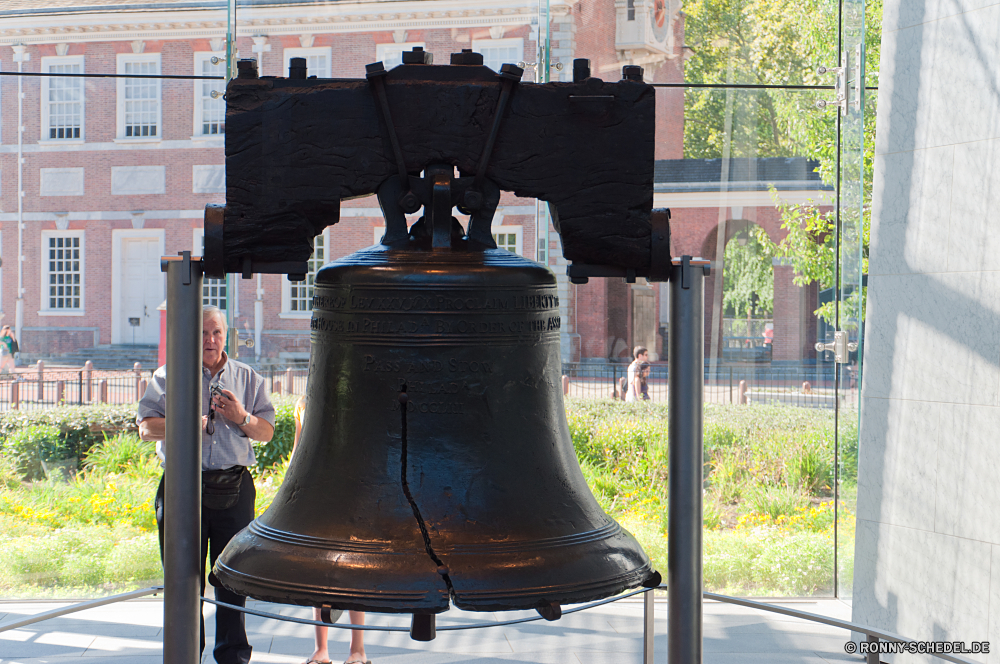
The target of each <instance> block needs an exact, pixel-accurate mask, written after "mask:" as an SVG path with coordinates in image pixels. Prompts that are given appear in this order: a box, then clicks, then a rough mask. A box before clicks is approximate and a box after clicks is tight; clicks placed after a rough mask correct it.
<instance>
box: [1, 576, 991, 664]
mask: <svg viewBox="0 0 1000 664" xmlns="http://www.w3.org/2000/svg"><path fill="white" fill-rule="evenodd" d="M666 588H667V586H666V585H661V586H659V588H657V589H656V590H666ZM162 591H163V586H154V587H152V588H145V589H143V590H133V591H131V592H127V593H121V594H119V595H111V596H110V597H103V598H101V599H96V600H91V601H89V602H81V603H80V604H72V605H70V606H64V607H63V608H61V609H55V610H53V611H46V612H45V613H40V614H38V615H34V616H31V617H30V618H24V619H22V620H17V621H14V622H11V623H7V624H5V625H0V632H6V631H8V630H12V629H17V628H18V627H25V626H27V625H31V624H34V623H38V622H42V621H45V620H49V619H51V618H58V617H59V616H64V615H67V614H70V613H76V612H79V611H86V610H87V609H93V608H97V607H99V606H104V605H107V604H114V603H115V602H122V601H125V600H129V599H136V598H139V597H145V596H148V595H156V594H158V593H160V592H162ZM640 593H644V594H645V595H644V597H643V599H644V602H643V613H644V616H643V644H644V651H643V660H642V661H643V664H652V662H653V649H652V638H653V602H652V597H653V596H652V593H653V590H646V589H640V590H634V591H632V592H630V593H626V594H624V595H619V596H617V597H611V598H608V599H603V600H600V601H597V602H591V603H589V604H584V605H582V606H578V607H575V608H572V609H568V610H566V611H563V615H569V614H570V613H577V612H579V611H585V610H587V609H592V608H594V607H597V606H602V605H604V604H610V603H611V602H617V601H618V600H622V599H627V598H629V597H633V596H635V595H638V594H640ZM703 596H704V598H705V599H710V600H714V601H716V602H724V603H727V604H736V605H738V606H745V607H747V608H751V609H758V610H760V611H770V612H772V613H779V614H782V615H786V616H791V617H793V618H801V619H803V620H808V621H810V622H816V623H821V624H823V625H828V626H830V627H839V628H841V629H846V630H850V631H852V632H858V633H860V634H864V635H865V636H866V637H867V638H868V642H869V643H878V642H879V641H880V640H881V641H890V642H894V643H916V642H918V639H911V638H909V637H906V636H902V635H900V634H895V633H893V632H888V631H886V630H882V629H877V628H874V627H868V626H867V625H860V624H858V623H854V622H850V621H848V620H839V619H837V618H830V617H827V616H821V615H819V614H818V613H810V612H809V611H799V610H797V609H789V608H785V607H783V606H777V605H774V604H767V603H765V602H756V601H754V600H750V599H745V598H742V597H730V596H729V595H719V594H717V593H711V592H705V593H703ZM202 601H203V602H208V603H210V604H214V605H216V606H223V607H226V608H228V609H232V610H234V611H240V612H241V613H247V614H250V615H254V616H258V617H261V618H269V619H272V620H280V621H283V622H293V623H299V624H303V625H315V626H317V627H335V628H337V629H357V630H364V631H369V632H409V631H410V628H409V627H390V626H383V625H347V624H344V625H339V624H336V623H333V624H331V623H325V622H322V621H319V620H309V619H307V618H296V617H293V616H282V615H279V614H276V613H269V612H267V611H258V610H257V609H248V608H246V607H242V606H235V605H233V604H226V603H225V602H219V601H216V600H213V599H208V598H205V597H203V598H202ZM542 619H543V618H542V617H541V616H531V617H529V618H518V619H515V620H503V621H497V622H489V623H472V624H470V625H443V626H440V627H438V628H437V631H439V632H446V631H461V630H467V629H482V628H485V627H503V626H506V625H516V624H520V623H527V622H534V621H537V620H542ZM926 654H929V655H932V656H934V657H937V658H939V659H942V660H945V661H947V662H955V664H979V663H978V662H974V661H973V660H971V659H966V658H965V657H960V656H958V655H952V654H948V653H926ZM867 662H868V664H878V662H879V658H878V655H877V654H875V653H869V654H868V655H867Z"/></svg>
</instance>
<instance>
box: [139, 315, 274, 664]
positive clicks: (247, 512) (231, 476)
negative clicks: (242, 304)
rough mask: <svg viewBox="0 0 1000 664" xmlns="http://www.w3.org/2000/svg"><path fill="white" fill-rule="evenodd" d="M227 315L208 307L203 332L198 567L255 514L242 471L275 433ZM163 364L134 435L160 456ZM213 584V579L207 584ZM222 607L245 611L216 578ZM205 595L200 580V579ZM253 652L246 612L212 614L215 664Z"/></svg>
mask: <svg viewBox="0 0 1000 664" xmlns="http://www.w3.org/2000/svg"><path fill="white" fill-rule="evenodd" d="M226 332H227V330H226V317H225V313H223V312H222V310H221V309H219V308H218V307H205V309H204V323H203V327H202V372H203V375H202V418H201V420H202V441H201V443H202V444H201V469H202V480H203V481H202V510H201V561H202V563H201V567H202V569H204V568H205V556H206V555H207V556H209V558H210V560H211V564H212V566H213V567H214V566H215V560H216V559H217V558H218V557H219V554H221V553H222V550H223V549H224V548H225V546H226V544H228V543H229V540H231V539H232V538H233V537H234V536H235V535H236V533H238V532H239V531H241V530H242V529H243V528H245V527H246V526H247V525H248V524H249V523H250V522H251V521H253V517H254V500H255V499H256V491H255V490H254V486H253V477H252V476H251V475H250V471H248V470H247V466H252V465H253V464H255V463H257V459H256V457H255V456H254V452H253V445H252V444H251V442H250V441H251V440H259V441H263V442H266V441H269V440H271V437H272V436H273V435H274V406H273V405H271V401H270V399H269V398H268V395H267V392H266V390H265V389H264V379H263V377H261V376H260V374H258V373H257V372H256V371H254V370H253V369H252V368H251V367H249V366H247V365H246V364H243V363H242V362H237V361H236V360H233V359H230V358H229V356H228V355H226V352H225V350H224V349H225V345H226ZM166 380H167V372H166V367H165V366H164V367H160V368H159V369H157V370H156V372H155V373H154V374H153V380H152V381H150V383H149V387H147V388H146V393H145V394H144V395H143V397H142V400H141V401H140V402H139V413H138V417H137V420H138V422H139V435H140V436H141V437H142V439H143V440H155V441H157V443H156V451H157V454H159V455H160V457H161V458H164V457H165V455H166V454H169V453H170V450H169V449H164V447H163V441H164V439H165V438H166V426H165V416H166ZM163 482H164V480H163V478H161V479H160V486H159V488H158V489H157V492H156V501H155V507H156V524H157V526H158V527H159V531H160V556H161V558H162V556H163ZM210 580H212V579H210ZM212 585H213V586H215V587H216V590H215V594H216V598H217V599H218V600H219V601H220V602H226V603H227V604H235V605H238V606H243V605H244V603H245V602H246V598H245V597H242V596H240V595H237V594H235V593H232V592H230V591H228V590H226V589H225V588H223V587H222V586H221V585H218V584H217V583H215V582H214V581H213V583H212ZM201 589H202V593H204V591H205V577H204V575H202V579H201ZM201 649H202V651H204V650H205V621H204V619H202V621H201ZM250 653H251V648H250V644H249V642H248V641H247V635H246V627H245V621H244V618H243V614H242V613H239V612H238V611H233V610H232V609H225V608H222V607H219V608H218V610H217V611H216V613H215V650H214V655H215V661H216V662H218V663H219V664H246V663H247V662H249V661H250Z"/></svg>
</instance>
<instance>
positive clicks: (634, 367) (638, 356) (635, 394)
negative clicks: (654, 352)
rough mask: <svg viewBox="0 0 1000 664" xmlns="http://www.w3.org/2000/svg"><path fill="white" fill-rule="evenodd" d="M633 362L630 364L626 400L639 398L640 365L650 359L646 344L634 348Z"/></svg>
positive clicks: (630, 400)
mask: <svg viewBox="0 0 1000 664" xmlns="http://www.w3.org/2000/svg"><path fill="white" fill-rule="evenodd" d="M632 357H633V358H635V359H633V360H632V364H630V365H628V392H627V393H626V394H625V401H627V402H632V401H638V400H639V398H640V397H639V394H640V392H639V390H640V388H641V386H640V384H639V367H640V366H641V365H642V363H643V362H647V361H648V360H649V351H648V350H646V347H645V346H636V347H635V348H633V349H632Z"/></svg>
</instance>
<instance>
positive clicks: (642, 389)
mask: <svg viewBox="0 0 1000 664" xmlns="http://www.w3.org/2000/svg"><path fill="white" fill-rule="evenodd" d="M651 367H652V365H651V364H650V363H649V362H643V363H642V364H640V365H639V397H640V398H641V399H642V400H643V401H649V372H650V368H651Z"/></svg>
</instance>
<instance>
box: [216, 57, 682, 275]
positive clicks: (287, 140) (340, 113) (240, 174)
mask: <svg viewBox="0 0 1000 664" xmlns="http://www.w3.org/2000/svg"><path fill="white" fill-rule="evenodd" d="M404 55H406V56H410V57H407V58H405V59H404V62H406V63H414V64H403V65H400V66H398V67H395V68H394V69H392V70H391V71H388V72H384V71H381V67H377V68H373V66H369V78H371V77H372V76H373V74H372V72H375V74H376V75H379V76H380V77H381V80H380V82H379V85H380V86H382V88H381V92H379V94H380V95H384V98H385V100H386V101H387V102H388V107H389V109H391V126H392V127H393V130H394V132H395V138H396V140H395V141H393V138H392V136H390V134H389V131H388V130H387V127H386V123H385V121H384V119H383V118H382V113H383V110H384V108H385V105H384V104H383V105H380V104H379V101H380V100H379V99H377V98H376V94H375V92H374V89H375V85H374V83H372V82H370V81H369V80H365V79H316V78H309V79H305V78H299V76H301V75H302V73H301V72H297V71H296V72H293V75H297V77H296V78H271V77H264V78H257V77H256V70H255V67H253V66H252V64H251V63H246V61H241V62H240V67H241V69H240V77H239V78H236V79H233V80H232V81H230V83H229V85H228V87H227V90H226V99H227V108H226V125H227V126H226V206H225V211H224V213H223V211H222V210H221V209H215V210H210V211H208V212H207V213H206V252H205V259H206V274H207V275H208V276H213V275H219V274H221V273H223V272H242V273H243V274H244V276H249V275H250V274H252V273H254V272H281V273H289V274H296V273H302V272H304V271H305V263H306V261H307V260H308V258H309V256H310V254H311V253H312V249H313V247H312V243H313V238H314V237H315V236H316V235H318V234H320V233H321V232H322V231H323V229H324V228H326V227H327V226H330V225H332V224H335V223H337V221H338V220H339V210H340V201H342V200H347V199H351V198H357V197H360V196H367V195H371V194H374V193H376V192H378V190H379V188H380V186H382V185H383V184H384V183H386V181H387V180H389V178H390V177H392V176H395V177H396V180H394V182H397V185H396V186H397V187H399V186H400V185H399V173H400V171H401V170H402V169H403V168H405V171H406V172H407V173H408V174H409V176H410V178H411V179H412V177H413V176H415V175H417V174H419V173H420V172H421V171H423V170H424V169H425V168H426V167H428V166H431V165H434V164H451V165H453V166H455V167H457V168H458V171H459V174H460V175H461V176H463V177H468V178H470V179H469V182H472V177H473V176H477V175H478V177H476V179H475V183H476V186H477V187H480V185H482V183H483V181H484V179H485V180H488V181H489V183H492V184H491V185H488V186H487V188H488V187H489V186H494V185H495V187H498V188H499V189H501V190H504V191H510V192H513V193H514V194H516V195H517V196H521V197H525V198H538V199H541V200H544V201H547V202H548V203H549V204H550V209H551V210H552V212H553V219H554V224H555V227H556V229H557V230H558V231H559V233H560V235H561V236H562V244H563V254H564V256H565V257H566V258H567V259H568V260H570V261H573V262H575V263H577V264H585V266H605V267H607V268H609V269H611V270H612V271H613V272H615V273H616V274H617V273H619V272H620V273H621V275H622V276H624V275H625V273H626V272H628V274H629V276H633V275H639V276H648V275H649V274H650V270H651V268H652V269H653V272H656V268H655V265H652V263H655V262H658V261H654V260H652V259H651V254H652V252H653V251H654V249H657V248H658V249H659V250H660V251H662V246H663V244H662V242H659V243H658V242H656V241H655V238H654V234H653V233H652V227H651V220H650V213H651V211H652V207H653V149H654V143H653V141H654V118H655V95H654V90H653V88H652V87H651V86H649V85H646V84H645V83H643V82H642V77H641V70H639V73H638V75H636V72H635V71H634V70H638V69H639V68H637V67H635V68H633V67H627V68H626V69H627V70H631V71H626V76H627V78H625V79H623V80H621V81H619V82H615V83H607V82H604V81H602V80H600V79H598V78H593V77H590V76H589V72H588V71H584V72H583V74H584V75H585V77H584V75H579V78H580V80H577V81H576V82H573V83H565V82H556V83H545V84H534V83H521V84H517V83H516V81H515V83H514V85H513V87H511V84H510V81H509V80H508V81H507V83H504V78H502V76H503V75H502V74H501V75H498V74H496V73H495V72H493V71H492V70H491V69H489V68H487V67H484V66H482V65H481V64H475V63H472V64H470V58H469V57H468V56H471V55H477V54H471V53H470V54H457V55H456V56H453V59H452V61H453V62H454V63H455V64H452V65H444V66H440V65H432V64H425V63H426V62H427V61H428V60H429V58H427V57H425V54H420V58H419V59H418V58H416V57H414V55H416V53H415V52H413V53H406V54H404ZM478 59H479V62H480V63H481V56H479V58H478ZM505 67H506V68H508V69H505V71H506V72H508V76H507V78H508V79H510V78H511V76H510V75H509V72H510V71H511V70H510V69H509V68H510V67H512V66H511V65H505ZM514 69H516V67H515V68H514ZM376 70H379V71H376ZM518 71H519V70H518ZM519 76H520V74H518V77H519ZM630 79H632V80H630ZM636 79H637V80H636ZM505 86H506V87H505ZM502 88H503V89H505V90H507V92H505V93H504V94H505V95H506V98H505V99H504V100H503V102H504V103H502V104H498V102H499V101H500V97H501V89H502ZM497 109H500V110H501V111H502V113H498V115H501V116H502V118H501V120H500V121H495V118H494V114H495V112H496V111H497ZM497 126H498V127H499V130H496V129H495V128H494V127H497ZM491 136H492V137H493V139H494V141H493V144H492V149H491V150H490V149H488V146H487V143H488V140H489V139H490V137H491ZM393 143H395V144H396V145H393ZM400 153H401V155H402V160H403V164H402V166H401V165H400V164H398V163H397V159H396V156H395V155H397V154H400ZM484 154H485V155H488V159H486V160H484V159H483V155H484ZM484 163H485V167H486V168H485V176H484V175H483V172H482V166H483V164H484ZM405 184H406V183H403V185H404V186H402V188H401V189H400V191H401V192H402V193H403V194H404V195H405V194H406V186H405ZM470 186H471V185H470ZM480 189H482V187H480ZM476 195H478V194H476ZM464 200H473V201H475V200H477V199H476V198H474V197H473V198H466V199H464ZM404 203H405V204H404V205H403V206H402V207H404V208H405V207H408V206H409V203H412V201H408V202H407V201H404ZM459 207H460V208H461V204H460V205H459ZM409 211H410V210H407V212H409ZM491 214H492V213H490V215H491ZM210 216H211V217H212V220H211V221H210V220H209V219H208V217H210ZM209 225H212V226H213V228H209ZM660 235H662V234H660ZM209 243H211V244H213V245H214V246H212V247H209V246H208V244H209ZM667 252H668V255H667V256H665V257H664V260H665V261H666V263H669V249H668V250H667ZM578 271H579V270H578ZM585 272H586V270H585V269H584V270H583V271H582V272H580V274H579V275H577V278H576V279H575V280H578V281H583V280H584V279H583V278H580V277H583V276H585V275H584V273H585ZM571 274H572V272H571ZM592 276H598V275H597V274H592Z"/></svg>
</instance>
